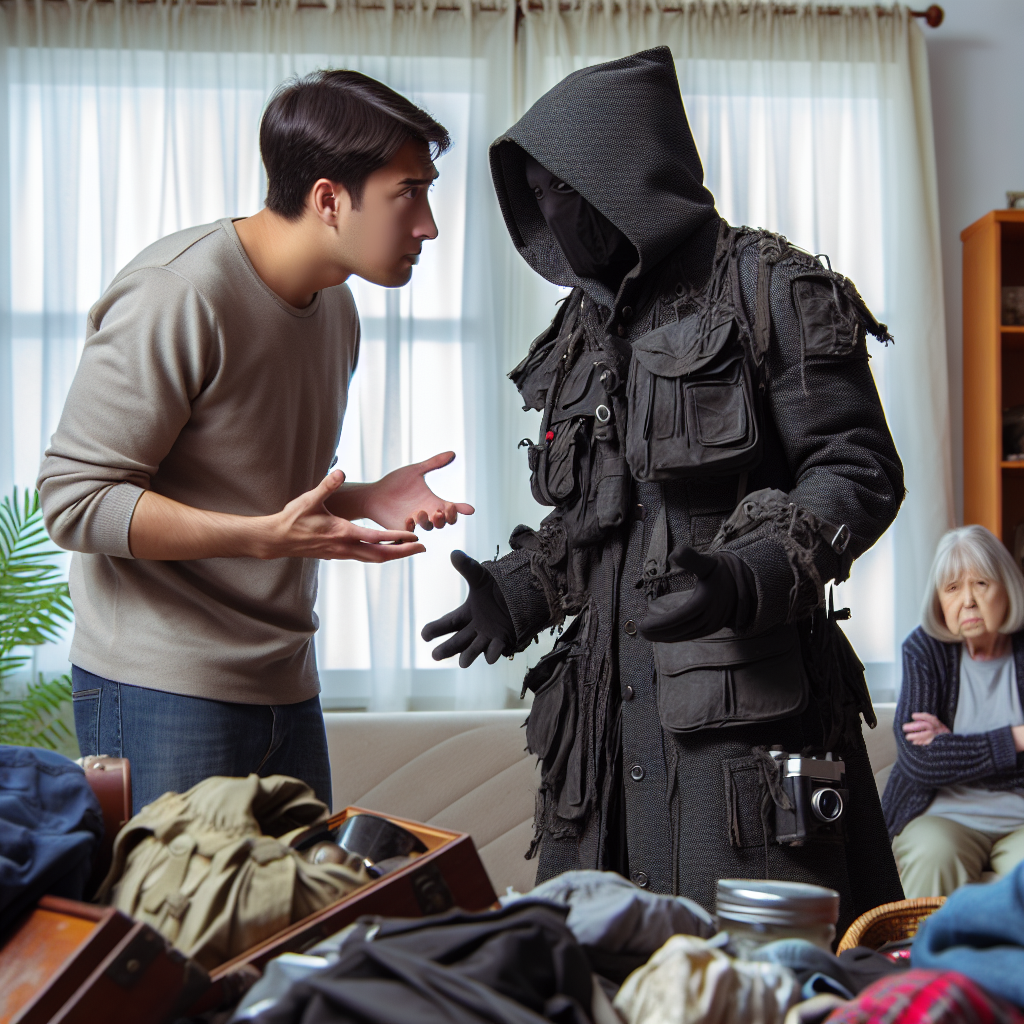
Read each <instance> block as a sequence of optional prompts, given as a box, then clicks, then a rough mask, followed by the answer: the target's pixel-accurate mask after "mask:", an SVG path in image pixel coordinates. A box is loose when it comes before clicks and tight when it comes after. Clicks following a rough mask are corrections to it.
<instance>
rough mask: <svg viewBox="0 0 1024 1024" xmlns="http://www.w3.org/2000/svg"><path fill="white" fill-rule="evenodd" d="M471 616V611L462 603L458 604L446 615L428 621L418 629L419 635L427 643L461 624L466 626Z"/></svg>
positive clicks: (460, 626)
mask: <svg viewBox="0 0 1024 1024" xmlns="http://www.w3.org/2000/svg"><path fill="white" fill-rule="evenodd" d="M472 618H473V613H472V612H471V611H470V610H469V609H468V608H467V607H466V606H465V605H464V604H463V605H459V607H458V608H456V609H455V610H454V611H451V612H449V613H448V614H447V615H442V616H441V618H439V619H434V621H433V622H428V623H427V624H426V625H425V626H424V627H423V628H422V629H421V630H420V636H421V637H423V639H424V640H426V641H427V642H428V643H429V642H430V641H431V640H436V639H437V638H438V637H439V636H446V635H447V634H448V633H454V632H456V630H459V629H462V627H463V626H468V625H469V623H470V621H471V620H472Z"/></svg>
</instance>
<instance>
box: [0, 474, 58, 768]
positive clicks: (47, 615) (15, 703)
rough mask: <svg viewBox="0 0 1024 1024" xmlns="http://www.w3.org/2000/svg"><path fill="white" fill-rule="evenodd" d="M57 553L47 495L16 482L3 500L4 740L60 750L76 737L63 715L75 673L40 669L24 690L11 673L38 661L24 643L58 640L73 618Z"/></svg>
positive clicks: (0, 705)
mask: <svg viewBox="0 0 1024 1024" xmlns="http://www.w3.org/2000/svg"><path fill="white" fill-rule="evenodd" d="M57 554H58V551H57V549H56V548H55V547H54V546H53V544H52V543H51V542H50V539H49V537H47V535H46V529H45V527H44V525H43V515H42V510H41V509H40V507H39V493H38V492H37V491H32V492H29V491H25V492H24V494H22V495H20V496H19V494H18V489H17V488H15V489H14V492H13V494H12V495H11V496H10V497H6V498H4V500H3V502H2V503H0V743H6V744H11V745H14V746H27V747H47V748H48V749H50V750H56V749H58V747H66V746H67V745H68V742H69V741H71V740H73V736H72V734H71V731H70V730H69V729H68V727H67V725H66V724H65V722H64V721H63V719H62V718H61V717H60V716H61V712H62V711H63V709H64V708H65V707H66V705H67V704H68V702H69V701H70V700H71V677H70V676H69V675H63V676H59V677H58V678H56V679H44V678H43V674H42V673H41V672H40V673H39V674H38V678H37V679H35V680H30V681H29V682H28V683H27V684H26V685H25V686H24V690H23V692H15V689H14V686H13V685H12V684H13V680H12V679H11V676H12V675H13V674H14V673H16V672H19V671H21V670H22V669H24V667H25V666H26V665H27V664H28V663H29V662H30V661H31V660H32V656H31V654H30V653H26V652H25V651H24V648H26V647H38V646H39V645H40V644H45V643H49V642H51V641H53V640H56V639H57V638H58V637H59V636H60V634H61V632H62V630H63V627H64V625H65V624H66V623H68V622H70V621H71V619H72V617H73V613H72V609H71V596H70V594H69V593H68V585H67V583H65V582H64V580H63V579H61V571H60V567H59V565H58V564H56V562H55V560H54V559H55V556H56V555H57ZM18 689H19V690H21V687H20V686H19V687H18Z"/></svg>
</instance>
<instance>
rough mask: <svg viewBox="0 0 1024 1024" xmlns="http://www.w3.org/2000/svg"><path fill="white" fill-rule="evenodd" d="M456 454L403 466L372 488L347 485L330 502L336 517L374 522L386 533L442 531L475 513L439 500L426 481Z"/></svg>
mask: <svg viewBox="0 0 1024 1024" xmlns="http://www.w3.org/2000/svg"><path fill="white" fill-rule="evenodd" d="M454 458H455V452H442V453H441V454H440V455H435V456H433V458H430V459H425V460H424V461H423V462H414V463H413V464H412V465H411V466H403V467H402V468H401V469H396V470H394V471H393V472H391V473H388V475H387V476H385V477H382V478H381V479H380V480H378V481H377V482H376V483H372V484H345V486H344V487H342V488H341V489H340V490H339V491H338V492H337V494H335V495H334V497H333V498H331V500H330V501H329V502H328V505H327V507H328V508H329V509H330V510H331V512H333V513H334V514H335V515H338V516H342V517H344V518H345V519H372V520H373V521H374V522H375V523H377V525H378V526H383V527H384V529H385V530H414V529H415V528H416V527H417V526H418V527H420V528H421V529H423V530H433V529H438V530H439V529H441V528H442V527H443V526H445V525H446V524H449V523H454V522H455V521H456V520H457V519H458V518H459V516H460V515H464V516H471V515H472V514H473V512H474V511H475V509H474V508H473V506H472V505H467V504H465V503H464V502H455V501H445V500H444V499H443V498H439V497H438V496H437V495H436V494H435V493H434V492H433V491H432V490H431V489H430V488H429V487H428V486H427V482H426V480H424V479H423V478H424V477H425V476H426V474H427V473H431V472H433V471H434V470H435V469H442V468H443V467H444V466H447V465H448V464H449V463H451V461H452V460H453V459H454Z"/></svg>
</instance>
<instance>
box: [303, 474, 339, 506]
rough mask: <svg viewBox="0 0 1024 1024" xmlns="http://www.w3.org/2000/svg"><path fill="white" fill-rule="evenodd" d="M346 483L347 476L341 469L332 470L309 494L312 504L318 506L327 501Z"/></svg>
mask: <svg viewBox="0 0 1024 1024" xmlns="http://www.w3.org/2000/svg"><path fill="white" fill-rule="evenodd" d="M344 482H345V474H344V473H343V472H342V471H341V470H340V469H335V470H332V471H331V472H330V473H328V474H327V476H325V477H324V478H323V480H321V481H320V483H318V484H317V485H316V487H314V488H313V490H311V491H308V492H307V494H308V495H309V498H310V502H311V504H313V505H317V504H320V503H321V502H324V501H326V500H327V499H328V498H329V497H330V496H331V495H332V494H333V493H334V492H335V491H336V490H337V489H338V488H339V487H340V486H341V485H342V484H343V483H344Z"/></svg>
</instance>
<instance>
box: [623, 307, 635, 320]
mask: <svg viewBox="0 0 1024 1024" xmlns="http://www.w3.org/2000/svg"><path fill="white" fill-rule="evenodd" d="M622 319H623V320H632V319H633V307H632V306H623V307H622Z"/></svg>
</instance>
